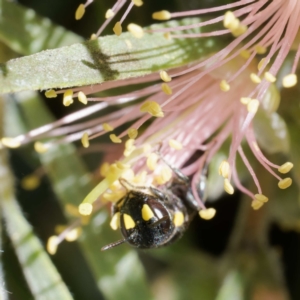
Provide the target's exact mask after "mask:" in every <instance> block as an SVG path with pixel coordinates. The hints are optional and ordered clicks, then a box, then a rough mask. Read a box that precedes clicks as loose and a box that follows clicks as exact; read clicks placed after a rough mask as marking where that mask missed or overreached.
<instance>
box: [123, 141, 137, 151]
mask: <svg viewBox="0 0 300 300" xmlns="http://www.w3.org/2000/svg"><path fill="white" fill-rule="evenodd" d="M134 142H135V140H134V139H129V140H127V141H126V142H125V149H126V150H130V149H132V148H133V147H134ZM134 148H135V147H134Z"/></svg>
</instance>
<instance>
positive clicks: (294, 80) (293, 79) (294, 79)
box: [282, 74, 298, 88]
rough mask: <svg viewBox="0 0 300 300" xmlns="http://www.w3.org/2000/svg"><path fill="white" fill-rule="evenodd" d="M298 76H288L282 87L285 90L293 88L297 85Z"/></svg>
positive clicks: (283, 80) (285, 77) (284, 79)
mask: <svg viewBox="0 0 300 300" xmlns="http://www.w3.org/2000/svg"><path fill="white" fill-rule="evenodd" d="M297 82H298V80H297V75H296V74H288V75H285V76H284V77H283V79H282V85H283V87H285V88H290V87H293V86H295V85H296V84H297Z"/></svg>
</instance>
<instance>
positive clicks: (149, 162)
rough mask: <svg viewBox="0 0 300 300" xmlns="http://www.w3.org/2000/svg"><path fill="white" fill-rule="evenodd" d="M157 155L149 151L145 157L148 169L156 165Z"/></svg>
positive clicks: (152, 169)
mask: <svg viewBox="0 0 300 300" xmlns="http://www.w3.org/2000/svg"><path fill="white" fill-rule="evenodd" d="M157 160H158V155H157V154H156V153H151V154H150V155H149V156H148V158H147V167H148V168H149V170H151V171H154V170H155V168H156V165H157Z"/></svg>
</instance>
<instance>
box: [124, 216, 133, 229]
mask: <svg viewBox="0 0 300 300" xmlns="http://www.w3.org/2000/svg"><path fill="white" fill-rule="evenodd" d="M123 220H124V225H125V228H126V229H127V230H128V229H132V228H134V227H135V223H134V221H133V219H132V218H131V216H129V215H127V214H124V215H123Z"/></svg>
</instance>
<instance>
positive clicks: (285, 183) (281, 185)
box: [278, 177, 293, 190]
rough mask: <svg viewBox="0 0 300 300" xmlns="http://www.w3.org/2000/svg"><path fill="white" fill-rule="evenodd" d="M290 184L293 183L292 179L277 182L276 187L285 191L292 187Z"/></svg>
mask: <svg viewBox="0 0 300 300" xmlns="http://www.w3.org/2000/svg"><path fill="white" fill-rule="evenodd" d="M292 182H293V181H292V178H290V177H287V178H284V179H282V180H280V181H279V182H278V187H279V188H280V189H282V190H284V189H287V188H288V187H290V186H291V185H292Z"/></svg>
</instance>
